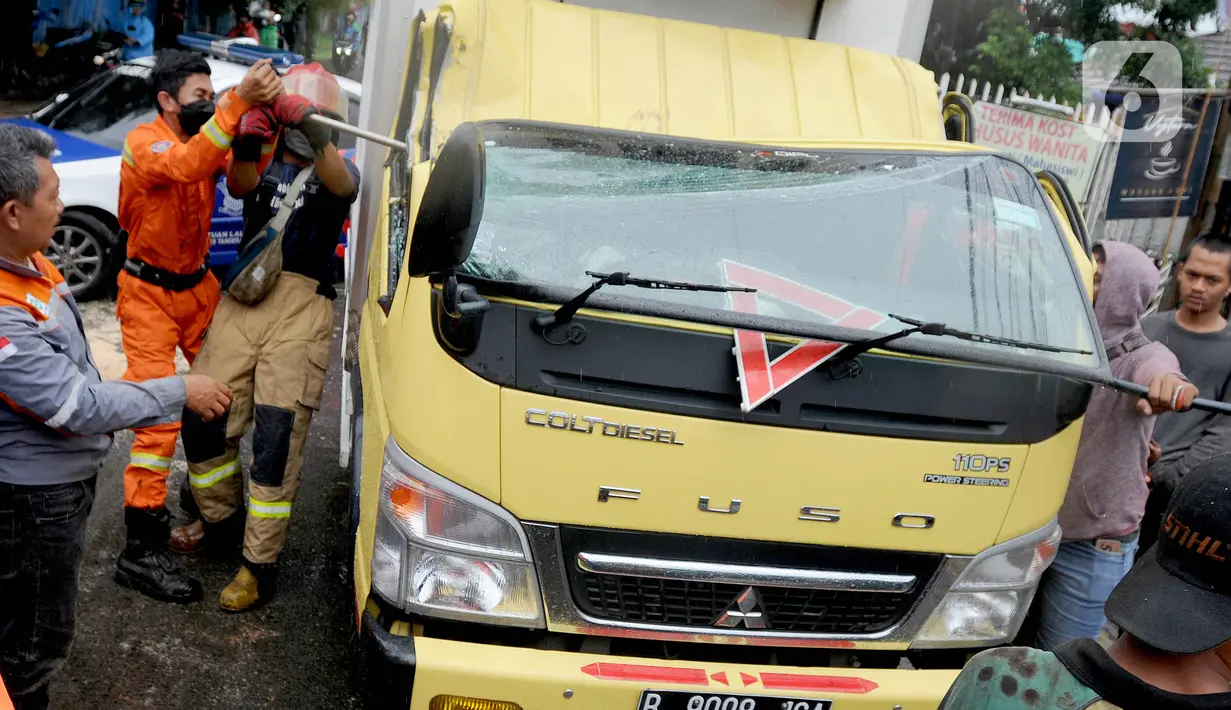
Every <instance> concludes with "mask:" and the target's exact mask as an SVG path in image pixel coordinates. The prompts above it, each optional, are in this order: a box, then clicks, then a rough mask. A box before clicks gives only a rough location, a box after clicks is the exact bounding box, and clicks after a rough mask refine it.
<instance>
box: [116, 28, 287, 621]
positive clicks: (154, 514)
mask: <svg viewBox="0 0 1231 710" xmlns="http://www.w3.org/2000/svg"><path fill="white" fill-rule="evenodd" d="M209 75H210V69H209V64H208V63H206V61H205V59H204V57H202V56H201V55H199V54H195V53H193V52H186V51H182V50H168V51H165V52H162V53H160V55H159V57H158V61H157V63H156V64H155V66H154V70H153V72H152V74H151V77H150V81H151V84H152V88H153V91H154V93H155V97H156V99H155V100H156V101H157V103H158V117H157V118H155V119H154V120H153V121H151V122H149V123H143V124H141V125H139V126H137V127H136V128H134V129H133V130H132V131H131V132H129V134H128V136H127V137H126V138H125V141H124V152H123V164H122V166H121V168H120V226H121V227H122V228H123V229H124V230H125V231H126V232H127V233H128V252H127V257H128V258H127V260H126V261H125V263H124V270H123V272H121V273H120V277H119V285H120V291H119V297H118V298H117V299H116V316H117V317H118V318H119V320H120V333H121V337H122V340H123V346H124V354H125V356H126V357H127V359H128V369H127V370H126V371H125V372H124V379H126V380H130V381H133V382H143V381H145V380H150V379H155V378H159V377H167V376H170V375H174V374H175V349H176V348H177V347H178V348H179V349H180V351H181V352H183V354H184V357H185V359H187V360H188V361H189V362H190V363H191V362H192V361H193V360H194V359H195V358H196V355H197V352H199V351H200V349H201V343H202V340H203V338H204V336H205V330H206V328H207V327H208V326H209V322H210V319H211V318H212V317H213V313H214V307H215V306H216V305H217V304H218V298H219V296H218V280H217V279H216V278H214V276H213V274H212V273H210V271H209V263H208V255H209V246H210V239H209V226H210V219H211V216H212V214H213V211H214V193H215V185H216V183H217V180H218V177H219V175H220V173H221V171H222V169H223V168H224V167H225V165H226V161H227V156H228V154H229V151H230V146H231V140H232V138H233V137H234V135H235V133H236V129H237V127H238V124H239V121H240V119H241V118H242V117H243V115H244V113H245V112H246V111H247V110H248V109H249V108H251V107H252V106H256V105H261V104H267V103H270V102H272V101H274V100H275V99H276V98H277V97H278V96H280V95H281V94H282V92H283V88H282V82H281V80H280V79H279V77H278V75H277V73H276V72H274V70H273V67H272V65H271V64H270V62H269V61H268V60H263V61H261V62H259V63H257V64H255V65H253V67H252V68H251V69H250V70H249V71H248V73H247V74H246V75H245V76H244V79H243V81H242V82H241V83H240V85H239V86H238V87H236V88H235V89H233V90H231V91H228V92H226V93H224V94H223V95H222V96H220V97H217V99H216V100H215V95H214V89H213V85H212V84H211V82H210V76H209ZM179 428H180V427H179V424H178V423H176V424H163V425H158V426H152V427H146V428H141V429H136V430H135V433H136V441H135V442H134V443H133V448H132V456H131V458H130V460H129V464H128V467H127V468H126V469H125V470H124V523H125V525H126V527H127V542H126V543H125V546H124V550H123V552H121V553H120V557H119V560H118V561H117V563H116V571H115V579H116V582H118V583H120V584H122V585H124V586H126V587H130V588H132V589H135V590H137V591H139V592H141V593H143V594H146V595H148V596H150V597H153V598H155V599H160V600H162V601H170V602H178V603H185V604H186V603H191V602H194V601H198V600H200V598H201V585H200V583H199V582H198V581H197V580H195V579H192V578H191V577H189V576H187V575H186V574H185V573H184V572H183V570H182V569H181V568H180V567H179V565H178V564H177V563H176V562H175V561H174V559H173V558H172V557H171V555H170V554H169V553H168V551H167V539H168V535H169V528H170V514H169V513H168V512H167V509H166V504H165V503H166V496H167V474H168V473H169V472H170V469H171V457H172V456H173V455H174V454H175V439H176V436H177V434H178V433H179Z"/></svg>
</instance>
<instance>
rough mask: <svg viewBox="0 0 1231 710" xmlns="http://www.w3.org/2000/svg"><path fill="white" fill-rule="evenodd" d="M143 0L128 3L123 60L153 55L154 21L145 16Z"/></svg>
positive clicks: (133, 0)
mask: <svg viewBox="0 0 1231 710" xmlns="http://www.w3.org/2000/svg"><path fill="white" fill-rule="evenodd" d="M144 12H145V2H144V0H132V2H130V3H129V4H128V24H126V25H125V26H124V36H125V37H126V39H125V40H124V45H125V46H124V55H123V56H124V61H126V62H127V61H130V60H133V59H139V58H141V57H151V56H153V55H154V23H153V22H150V18H148V17H146V16H145V15H144V14H143V13H144Z"/></svg>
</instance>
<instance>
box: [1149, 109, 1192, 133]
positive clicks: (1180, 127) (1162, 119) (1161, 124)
mask: <svg viewBox="0 0 1231 710" xmlns="http://www.w3.org/2000/svg"><path fill="white" fill-rule="evenodd" d="M1141 130H1142V131H1144V132H1145V133H1149V134H1151V135H1153V136H1154V137H1155V138H1158V139H1165V138H1172V137H1174V136H1176V135H1177V134H1178V133H1179V132H1180V131H1195V130H1197V124H1195V123H1189V122H1188V121H1185V120H1184V117H1183V116H1170V115H1166V114H1161V113H1152V114H1150V116H1149V117H1148V118H1146V120H1145V123H1144V124H1143V125H1142V126H1141Z"/></svg>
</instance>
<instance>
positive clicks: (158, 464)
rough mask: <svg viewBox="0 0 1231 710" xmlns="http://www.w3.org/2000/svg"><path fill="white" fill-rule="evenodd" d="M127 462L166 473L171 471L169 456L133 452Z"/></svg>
mask: <svg viewBox="0 0 1231 710" xmlns="http://www.w3.org/2000/svg"><path fill="white" fill-rule="evenodd" d="M128 461H129V463H130V464H132V465H133V466H140V467H141V468H148V469H149V470H151V471H160V472H163V473H168V472H170V471H171V458H170V457H169V456H155V455H154V454H133V455H132V458H130V459H129V460H128Z"/></svg>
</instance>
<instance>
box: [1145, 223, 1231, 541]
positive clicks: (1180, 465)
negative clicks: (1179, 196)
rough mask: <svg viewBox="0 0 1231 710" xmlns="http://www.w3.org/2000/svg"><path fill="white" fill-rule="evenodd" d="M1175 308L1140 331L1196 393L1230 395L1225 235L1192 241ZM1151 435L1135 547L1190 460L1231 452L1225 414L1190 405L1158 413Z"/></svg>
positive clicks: (1229, 250) (1150, 535)
mask: <svg viewBox="0 0 1231 710" xmlns="http://www.w3.org/2000/svg"><path fill="white" fill-rule="evenodd" d="M1177 281H1178V285H1179V290H1180V303H1179V307H1178V308H1177V309H1176V310H1173V311H1163V312H1161V313H1155V314H1153V315H1150V316H1147V317H1146V318H1144V319H1143V320H1142V321H1141V327H1142V330H1144V331H1145V334H1146V336H1147V337H1149V338H1150V339H1151V340H1155V341H1158V342H1160V343H1162V344H1163V345H1166V346H1167V348H1168V349H1169V350H1171V352H1173V353H1175V356H1176V358H1177V359H1178V360H1179V361H1180V369H1181V370H1182V371H1183V372H1184V375H1185V377H1187V378H1188V379H1189V381H1191V382H1192V383H1193V384H1194V385H1196V387H1197V388H1198V389H1200V390H1201V393H1202V396H1204V397H1208V398H1210V399H1217V400H1219V401H1222V402H1231V328H1228V327H1227V319H1226V318H1223V317H1222V305H1223V302H1224V301H1225V300H1226V298H1227V294H1228V292H1229V291H1231V239H1228V238H1226V237H1222V236H1217V235H1212V234H1206V235H1203V236H1200V237H1198V238H1197V239H1195V240H1193V243H1192V245H1191V246H1190V247H1189V248H1188V251H1187V252H1186V253H1185V254H1184V255H1183V257H1182V260H1181V262H1180V265H1179V274H1178V276H1177ZM1154 440H1155V441H1156V442H1158V447H1159V449H1161V456H1160V457H1159V459H1158V461H1157V462H1156V463H1155V464H1154V465H1153V466H1152V467H1151V468H1150V484H1151V490H1150V500H1149V502H1148V503H1147V505H1146V517H1145V521H1144V522H1143V523H1142V527H1141V548H1140V549H1144V548H1148V547H1149V546H1150V543H1152V542H1154V540H1155V539H1157V537H1158V526H1159V524H1160V522H1161V519H1162V512H1163V511H1164V510H1166V507H1167V502H1168V501H1169V500H1170V499H1171V494H1172V492H1173V491H1174V490H1175V488H1176V486H1177V485H1179V482H1180V479H1181V478H1183V477H1184V475H1185V474H1187V473H1188V472H1189V471H1191V470H1192V469H1193V467H1194V466H1196V465H1197V464H1199V463H1201V462H1202V461H1204V460H1206V459H1208V458H1210V457H1212V456H1216V455H1218V454H1225V453H1228V452H1231V416H1224V415H1219V414H1211V413H1209V412H1203V411H1199V410H1196V409H1192V410H1189V411H1187V412H1171V413H1167V414H1163V415H1161V416H1159V418H1158V422H1157V423H1156V424H1155V426H1154Z"/></svg>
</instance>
